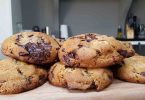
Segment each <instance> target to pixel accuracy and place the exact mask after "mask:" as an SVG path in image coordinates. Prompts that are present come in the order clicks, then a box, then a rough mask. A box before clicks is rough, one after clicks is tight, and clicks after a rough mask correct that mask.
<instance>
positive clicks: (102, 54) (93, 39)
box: [59, 33, 135, 68]
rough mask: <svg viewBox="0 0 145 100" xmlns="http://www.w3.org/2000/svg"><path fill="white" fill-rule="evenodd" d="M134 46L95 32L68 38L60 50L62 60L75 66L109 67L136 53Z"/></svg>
mask: <svg viewBox="0 0 145 100" xmlns="http://www.w3.org/2000/svg"><path fill="white" fill-rule="evenodd" d="M134 53H135V52H134V50H133V48H132V46H131V45H130V44H128V43H122V42H120V41H118V40H116V39H115V38H113V37H108V36H106V35H99V34H95V33H90V34H81V35H77V36H73V37H71V38H69V39H67V40H66V41H65V42H64V43H63V45H62V46H61V48H60V50H59V59H60V61H61V62H62V63H63V64H65V65H67V66H73V67H87V68H97V67H108V66H110V65H113V64H116V63H118V62H120V61H122V60H123V59H124V58H126V57H130V56H133V55H134Z"/></svg>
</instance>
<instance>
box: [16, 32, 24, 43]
mask: <svg viewBox="0 0 145 100" xmlns="http://www.w3.org/2000/svg"><path fill="white" fill-rule="evenodd" d="M21 38H23V36H22V34H20V35H17V38H16V41H17V42H19V41H20V39H21Z"/></svg>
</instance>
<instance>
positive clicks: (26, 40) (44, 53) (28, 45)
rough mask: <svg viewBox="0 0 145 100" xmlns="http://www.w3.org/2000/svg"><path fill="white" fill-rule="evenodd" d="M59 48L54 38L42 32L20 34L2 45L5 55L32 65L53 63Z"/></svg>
mask: <svg viewBox="0 0 145 100" xmlns="http://www.w3.org/2000/svg"><path fill="white" fill-rule="evenodd" d="M59 48H60V47H59V45H58V43H57V42H56V41H55V40H54V39H53V38H52V37H50V36H48V35H46V34H44V33H40V32H23V33H18V34H15V35H13V36H11V37H9V38H7V39H6V40H5V41H4V42H3V44H2V52H3V54H5V55H7V56H9V57H12V58H15V59H19V60H21V61H24V62H28V63H32V64H46V63H50V62H53V61H54V60H55V59H56V57H57V53H58V50H59Z"/></svg>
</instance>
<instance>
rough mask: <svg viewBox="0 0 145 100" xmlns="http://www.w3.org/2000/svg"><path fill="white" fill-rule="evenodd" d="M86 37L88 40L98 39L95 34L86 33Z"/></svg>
mask: <svg viewBox="0 0 145 100" xmlns="http://www.w3.org/2000/svg"><path fill="white" fill-rule="evenodd" d="M85 39H86V41H87V42H91V41H92V40H95V39H97V38H96V35H95V34H85Z"/></svg>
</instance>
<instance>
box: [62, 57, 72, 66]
mask: <svg viewBox="0 0 145 100" xmlns="http://www.w3.org/2000/svg"><path fill="white" fill-rule="evenodd" d="M63 60H64V62H66V63H67V64H68V65H71V62H70V58H69V57H68V56H67V55H63Z"/></svg>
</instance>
